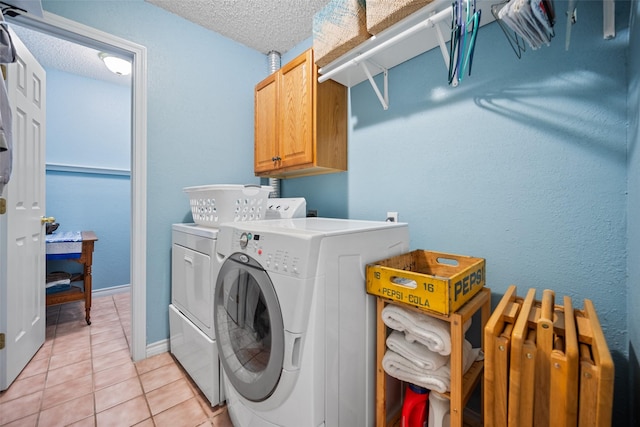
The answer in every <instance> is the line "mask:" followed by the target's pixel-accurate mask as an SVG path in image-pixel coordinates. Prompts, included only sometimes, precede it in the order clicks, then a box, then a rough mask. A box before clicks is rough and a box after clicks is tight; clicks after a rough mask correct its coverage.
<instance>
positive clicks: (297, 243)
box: [232, 229, 319, 278]
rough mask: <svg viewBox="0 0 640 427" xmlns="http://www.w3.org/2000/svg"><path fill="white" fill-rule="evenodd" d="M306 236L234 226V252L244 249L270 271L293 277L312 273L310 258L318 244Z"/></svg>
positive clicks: (243, 250) (312, 267)
mask: <svg viewBox="0 0 640 427" xmlns="http://www.w3.org/2000/svg"><path fill="white" fill-rule="evenodd" d="M314 243H315V242H314V240H313V239H309V238H306V237H305V236H289V235H283V234H278V233H270V232H257V231H256V232H253V231H248V230H239V229H234V234H233V237H232V251H233V252H243V253H246V254H247V255H249V256H251V257H252V258H254V259H256V260H257V261H258V262H260V264H261V266H262V268H264V269H265V270H267V271H272V272H277V273H281V274H286V275H290V276H294V277H300V278H302V277H307V275H309V274H312V272H311V271H310V269H314V267H315V265H314V266H311V267H310V265H309V260H313V259H317V257H316V258H314V257H313V255H312V254H313V252H314V248H315V252H317V250H318V246H319V245H315V244H314Z"/></svg>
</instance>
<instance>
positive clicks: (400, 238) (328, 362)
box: [214, 218, 409, 427]
mask: <svg viewBox="0 0 640 427" xmlns="http://www.w3.org/2000/svg"><path fill="white" fill-rule="evenodd" d="M408 248H409V231H408V226H407V225H406V224H399V223H389V222H377V221H355V220H340V219H329V218H296V219H281V220H265V221H255V222H251V223H233V224H231V223H229V224H222V225H221V227H220V233H219V235H218V245H217V252H218V255H219V257H222V259H223V263H222V265H221V268H220V272H219V274H218V278H217V281H216V288H215V294H214V316H215V321H214V324H215V329H216V337H217V346H218V352H219V354H220V361H221V365H222V368H223V372H224V375H223V382H224V384H225V392H226V397H227V407H228V412H229V414H230V417H231V420H232V422H233V424H234V426H236V427H273V426H286V427H299V426H305V427H307V426H308V427H317V426H331V427H337V426H342V427H354V426H358V427H360V426H366V427H370V426H373V425H374V424H375V371H376V367H375V324H376V323H375V298H374V297H372V296H371V295H368V294H367V293H366V284H365V273H366V265H367V264H368V263H372V262H375V261H378V260H381V259H386V258H389V257H391V256H395V255H398V254H400V253H403V252H406V251H407V250H408Z"/></svg>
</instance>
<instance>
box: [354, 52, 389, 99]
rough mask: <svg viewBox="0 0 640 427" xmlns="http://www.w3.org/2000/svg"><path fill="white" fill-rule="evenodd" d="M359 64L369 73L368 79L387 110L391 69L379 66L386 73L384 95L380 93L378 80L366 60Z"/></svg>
mask: <svg viewBox="0 0 640 427" xmlns="http://www.w3.org/2000/svg"><path fill="white" fill-rule="evenodd" d="M359 65H360V66H361V67H362V70H363V71H364V73H365V74H366V75H367V79H369V83H371V87H373V91H374V92H375V93H376V96H377V97H378V99H379V100H380V103H381V104H382V108H384V109H385V110H388V109H389V70H387V69H386V68H384V67H380V66H378V67H379V68H380V69H382V73H383V74H384V89H383V90H384V95H382V94H381V93H380V89H378V85H377V84H376V81H375V80H374V79H373V76H372V75H371V71H369V67H367V63H366V61H362V62H360V63H359Z"/></svg>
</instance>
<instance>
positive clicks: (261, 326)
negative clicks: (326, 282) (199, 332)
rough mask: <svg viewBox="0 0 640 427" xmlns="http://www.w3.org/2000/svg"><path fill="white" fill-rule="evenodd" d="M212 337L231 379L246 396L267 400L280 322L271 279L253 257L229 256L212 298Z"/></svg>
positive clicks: (276, 376)
mask: <svg viewBox="0 0 640 427" xmlns="http://www.w3.org/2000/svg"><path fill="white" fill-rule="evenodd" d="M214 313H215V314H214V316H215V327H216V342H217V346H218V353H219V357H220V362H221V363H222V367H223V369H224V371H225V373H226V374H227V377H228V378H229V381H230V382H231V384H232V385H233V387H234V388H235V389H236V391H237V392H238V393H240V394H241V395H242V396H243V397H245V398H246V399H249V400H252V401H254V402H259V401H262V400H265V399H267V398H268V397H269V396H271V394H272V393H273V391H274V390H275V388H276V386H277V385H278V381H279V380H280V374H281V372H282V366H283V361H284V325H283V322H282V312H281V311H280V304H279V303H278V298H277V296H276V292H275V289H274V287H273V283H272V282H271V279H270V278H269V276H268V274H267V273H266V272H265V271H264V269H263V268H262V267H261V266H260V264H259V263H258V262H257V261H256V260H254V259H253V258H251V257H249V256H247V255H245V254H243V253H235V254H233V255H231V256H230V257H229V258H228V259H227V260H226V261H225V262H224V264H223V265H222V268H221V269H220V273H219V275H218V279H217V281H216V290H215V297H214Z"/></svg>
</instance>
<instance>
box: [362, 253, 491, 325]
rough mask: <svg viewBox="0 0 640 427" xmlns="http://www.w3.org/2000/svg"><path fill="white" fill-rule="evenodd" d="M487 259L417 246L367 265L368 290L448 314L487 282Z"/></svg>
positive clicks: (421, 307) (378, 294)
mask: <svg viewBox="0 0 640 427" xmlns="http://www.w3.org/2000/svg"><path fill="white" fill-rule="evenodd" d="M484 276H485V260H484V259H483V258H476V257H470V256H466V255H455V254H448V253H443V252H434V251H426V250H421V249H419V250H415V251H411V252H408V253H404V254H400V255H398V256H395V257H392V258H389V259H385V260H381V261H378V262H375V263H372V264H369V265H367V292H368V293H370V294H372V295H376V296H379V297H383V298H387V299H391V300H395V301H398V302H402V303H404V304H409V305H412V306H415V307H418V308H420V309H421V310H426V311H432V312H435V313H439V314H444V315H448V314H449V313H452V312H454V311H456V310H458V309H459V308H460V307H462V306H463V305H464V304H465V303H466V302H467V301H469V300H470V299H471V298H472V297H473V296H474V295H475V294H477V293H478V292H479V291H480V289H482V287H483V286H484V284H485V277H484Z"/></svg>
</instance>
